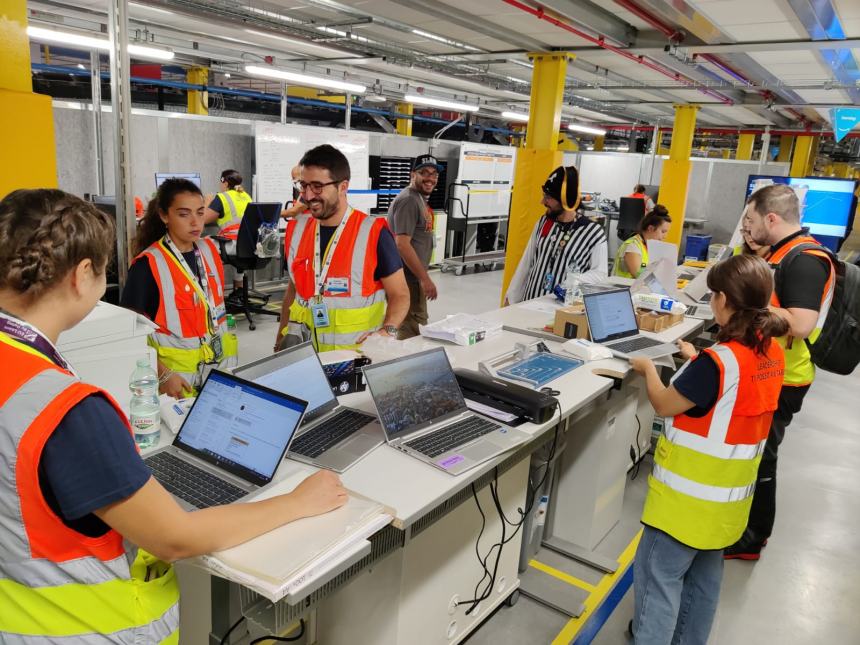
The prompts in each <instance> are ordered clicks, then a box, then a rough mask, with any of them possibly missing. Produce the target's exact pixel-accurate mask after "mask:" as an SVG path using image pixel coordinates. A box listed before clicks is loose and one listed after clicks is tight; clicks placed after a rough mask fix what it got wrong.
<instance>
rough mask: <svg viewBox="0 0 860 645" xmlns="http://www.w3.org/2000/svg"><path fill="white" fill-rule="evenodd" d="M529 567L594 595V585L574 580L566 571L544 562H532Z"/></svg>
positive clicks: (577, 579)
mask: <svg viewBox="0 0 860 645" xmlns="http://www.w3.org/2000/svg"><path fill="white" fill-rule="evenodd" d="M529 566H530V567H531V568H532V569H537V570H538V571H543V572H544V573H546V574H547V575H550V576H552V577H553V578H558V579H559V580H561V581H562V582H566V583H567V584H569V585H573V586H574V587H579V588H580V589H583V590H585V591H587V592H588V593H594V585H590V584H588V583H587V582H585V581H584V580H580V579H579V578H574V577H573V576H572V575H570V574H569V573H565V572H564V571H559V570H558V569H555V568H553V567H551V566H549V565H547V564H544V563H543V562H538V561H537V560H532V561H530V562H529Z"/></svg>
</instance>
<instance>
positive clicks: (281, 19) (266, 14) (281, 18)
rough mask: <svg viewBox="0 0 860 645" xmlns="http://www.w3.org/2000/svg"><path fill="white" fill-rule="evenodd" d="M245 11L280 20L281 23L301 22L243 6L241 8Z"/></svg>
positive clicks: (278, 14)
mask: <svg viewBox="0 0 860 645" xmlns="http://www.w3.org/2000/svg"><path fill="white" fill-rule="evenodd" d="M242 8H243V9H245V10H246V11H250V12H251V13H256V14H259V15H261V16H266V17H267V18H274V19H275V20H280V21H281V22H298V23H301V22H302V21H301V20H298V19H296V18H290V17H289V16H285V15H284V14H282V13H275V12H274V11H266V10H265V9H259V8H257V7H250V6H245V7H242Z"/></svg>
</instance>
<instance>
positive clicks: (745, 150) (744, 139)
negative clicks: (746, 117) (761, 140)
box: [735, 134, 755, 161]
mask: <svg viewBox="0 0 860 645" xmlns="http://www.w3.org/2000/svg"><path fill="white" fill-rule="evenodd" d="M754 147H755V135H754V134H741V135H738V151H737V153H736V154H735V159H739V160H740V159H744V160H746V161H749V160H750V159H752V153H753V148H754Z"/></svg>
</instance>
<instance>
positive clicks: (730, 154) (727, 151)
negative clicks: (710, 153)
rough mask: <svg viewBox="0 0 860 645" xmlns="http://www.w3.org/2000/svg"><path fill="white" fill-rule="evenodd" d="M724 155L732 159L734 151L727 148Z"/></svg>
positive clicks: (725, 157)
mask: <svg viewBox="0 0 860 645" xmlns="http://www.w3.org/2000/svg"><path fill="white" fill-rule="evenodd" d="M722 157H723V159H731V158H732V151H731V150H729V149H728V148H725V149H724V150H723V152H722Z"/></svg>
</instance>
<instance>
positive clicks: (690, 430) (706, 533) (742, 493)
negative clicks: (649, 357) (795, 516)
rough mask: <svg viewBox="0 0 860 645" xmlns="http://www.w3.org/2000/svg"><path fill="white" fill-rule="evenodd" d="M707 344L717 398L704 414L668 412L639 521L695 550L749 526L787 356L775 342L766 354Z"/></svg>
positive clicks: (733, 537)
mask: <svg viewBox="0 0 860 645" xmlns="http://www.w3.org/2000/svg"><path fill="white" fill-rule="evenodd" d="M704 351H705V352H707V353H708V355H709V356H710V357H711V358H712V359H713V360H714V363H715V364H716V365H717V368H718V369H719V372H720V389H719V392H718V395H717V401H716V403H715V404H714V407H713V408H712V409H711V410H710V412H708V414H707V415H705V416H704V417H701V418H695V417H691V416H688V415H686V414H680V415H678V416H675V417H671V418H667V419H666V427H665V430H664V433H663V434H662V435H661V436H660V438H659V439H658V441H657V448H656V450H655V452H654V469H653V471H652V473H651V475H650V476H649V477H648V496H647V497H646V499H645V508H644V510H643V512H642V522H643V523H644V524H647V525H649V526H653V527H654V528H657V529H660V530H661V531H664V532H666V533H668V534H669V535H671V536H672V537H674V538H675V539H676V540H678V541H679V542H682V543H684V544H686V545H688V546H690V547H692V548H694V549H723V548H725V547H727V546H730V545H732V544H734V543H735V542H736V541H737V540H738V538H740V536H741V534H742V533H743V532H744V529H745V528H746V525H747V519H748V517H749V511H750V505H751V504H752V494H753V490H754V489H755V482H756V477H757V473H758V465H759V462H760V461H761V455H762V452H763V451H764V446H765V441H766V439H767V435H768V431H769V429H770V423H771V419H772V418H773V413H774V410H776V407H777V402H778V400H779V391H780V389H781V388H782V379H783V370H784V366H785V361H784V356H783V352H782V348H781V347H780V346H779V345H778V344H777V343H771V344H770V347H769V349H768V351H767V354H766V355H761V354H756V353H755V352H754V351H753V350H752V349H750V348H748V347H745V346H744V345H741V344H740V343H738V342H736V341H731V342H728V343H719V344H717V345H714V346H713V347H711V348H709V349H706V350H704ZM688 365H689V363H688ZM686 367H687V366H684V367H683V368H681V370H679V371H678V373H677V374H676V375H675V377H674V378H677V377H678V376H679V375H680V374H681V373H683V371H684V369H686ZM673 380H674V379H673Z"/></svg>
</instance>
